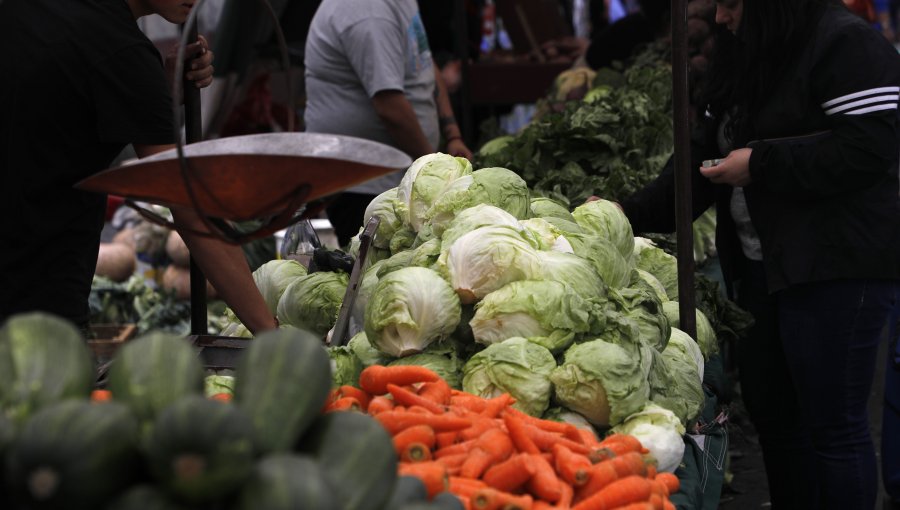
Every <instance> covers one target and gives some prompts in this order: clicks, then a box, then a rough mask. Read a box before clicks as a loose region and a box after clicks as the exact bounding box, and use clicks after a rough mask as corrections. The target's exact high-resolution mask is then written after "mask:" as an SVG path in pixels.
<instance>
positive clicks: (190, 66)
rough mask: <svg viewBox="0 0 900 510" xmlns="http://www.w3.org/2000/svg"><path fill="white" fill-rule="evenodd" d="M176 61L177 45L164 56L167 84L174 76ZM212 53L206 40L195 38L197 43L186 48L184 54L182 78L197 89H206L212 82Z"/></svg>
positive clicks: (201, 37)
mask: <svg viewBox="0 0 900 510" xmlns="http://www.w3.org/2000/svg"><path fill="white" fill-rule="evenodd" d="M177 59H178V45H175V46H173V47H172V48H171V49H170V50H169V54H168V55H166V75H167V76H168V78H169V83H172V80H173V79H174V76H175V63H176V62H177ZM212 61H213V52H212V51H210V49H209V43H208V42H207V41H206V38H205V37H203V36H202V35H201V36H198V37H197V42H194V43H191V44H189V45H188V46H187V49H186V50H185V52H184V77H185V78H186V79H188V80H190V81H192V82H194V86H196V87H197V88H198V89H201V88H205V87H208V86H209V85H210V84H211V83H212V81H213V71H214V70H215V68H213V66H212Z"/></svg>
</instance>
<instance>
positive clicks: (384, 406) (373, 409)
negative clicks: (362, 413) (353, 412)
mask: <svg viewBox="0 0 900 510" xmlns="http://www.w3.org/2000/svg"><path fill="white" fill-rule="evenodd" d="M394 405H395V404H394V400H393V399H390V398H387V397H385V396H382V395H379V396H377V397H372V400H370V401H369V405H368V406H367V407H366V412H367V413H369V414H371V415H372V416H375V415H376V414H378V413H382V412H384V411H390V410H391V409H393V408H394Z"/></svg>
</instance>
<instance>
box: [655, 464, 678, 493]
mask: <svg viewBox="0 0 900 510" xmlns="http://www.w3.org/2000/svg"><path fill="white" fill-rule="evenodd" d="M654 469H655V468H654ZM655 480H659V481H660V482H662V483H663V485H665V486H666V489H669V494H675V493H676V492H678V489H679V488H680V487H681V482H680V481H679V480H678V477H677V476H675V475H674V474H673V473H669V472H667V471H663V472H661V473H658V474H657V475H656V478H655Z"/></svg>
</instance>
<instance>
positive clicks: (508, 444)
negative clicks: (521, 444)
mask: <svg viewBox="0 0 900 510" xmlns="http://www.w3.org/2000/svg"><path fill="white" fill-rule="evenodd" d="M476 444H477V445H478V447H479V448H481V449H482V450H484V451H486V452H488V453H490V454H491V457H493V458H494V460H495V461H502V460H506V459H508V458H509V456H510V455H512V454H513V443H512V440H511V439H510V438H509V434H507V433H506V432H505V431H503V429H501V428H499V427H498V428H494V429H491V430H489V431H487V432H485V433H484V435H483V436H481V437H479V438H478V441H477V443H476Z"/></svg>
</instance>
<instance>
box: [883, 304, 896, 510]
mask: <svg viewBox="0 0 900 510" xmlns="http://www.w3.org/2000/svg"><path fill="white" fill-rule="evenodd" d="M890 325H891V329H890V333H889V336H888V339H889V341H890V346H889V349H888V355H887V369H886V371H885V374H884V416H883V418H882V425H881V472H882V479H883V480H884V488H885V490H886V491H887V493H888V495H889V496H890V498H891V500H892V501H893V503H894V507H892V508H898V509H900V303H897V304H896V305H895V306H894V314H893V317H891V319H890Z"/></svg>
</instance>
